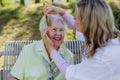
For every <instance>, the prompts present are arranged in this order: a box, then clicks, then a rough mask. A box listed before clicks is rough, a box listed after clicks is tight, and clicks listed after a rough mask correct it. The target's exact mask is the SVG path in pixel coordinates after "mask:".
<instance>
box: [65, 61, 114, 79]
mask: <svg viewBox="0 0 120 80" xmlns="http://www.w3.org/2000/svg"><path fill="white" fill-rule="evenodd" d="M65 76H66V80H111V79H110V76H112V75H111V71H110V68H109V67H108V65H106V63H104V62H102V61H99V60H95V59H87V60H85V61H82V62H81V63H80V64H77V65H70V66H68V67H67V70H66V74H65Z"/></svg>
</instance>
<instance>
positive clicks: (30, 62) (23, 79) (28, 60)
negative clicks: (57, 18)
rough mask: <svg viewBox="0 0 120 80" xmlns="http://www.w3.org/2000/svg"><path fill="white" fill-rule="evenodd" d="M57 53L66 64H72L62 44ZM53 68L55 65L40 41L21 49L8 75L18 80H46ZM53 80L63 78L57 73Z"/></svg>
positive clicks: (70, 56)
mask: <svg viewBox="0 0 120 80" xmlns="http://www.w3.org/2000/svg"><path fill="white" fill-rule="evenodd" d="M58 52H59V53H60V54H61V55H62V56H63V58H64V59H65V60H66V61H67V62H68V63H70V64H73V63H74V59H73V54H72V53H71V52H70V51H69V50H68V49H67V48H66V47H65V46H64V45H63V44H62V45H61V46H60V48H59V50H58ZM55 67H56V65H55V63H54V62H53V61H50V59H49V58H48V55H47V52H46V49H45V46H44V43H43V41H42V40H40V41H38V42H34V43H32V44H29V45H27V46H25V47H24V48H23V49H22V51H21V53H20V55H19V57H18V59H17V61H16V63H15V65H14V66H13V68H12V70H11V72H10V74H11V75H13V76H15V77H17V78H18V79H20V80H48V77H49V76H50V75H51V74H52V70H54V68H55ZM54 80H65V77H64V76H63V75H62V74H61V73H60V71H57V73H56V75H55V79H54Z"/></svg>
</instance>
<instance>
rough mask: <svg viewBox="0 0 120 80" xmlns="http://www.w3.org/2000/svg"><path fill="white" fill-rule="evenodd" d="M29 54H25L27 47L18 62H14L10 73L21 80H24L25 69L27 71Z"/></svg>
mask: <svg viewBox="0 0 120 80" xmlns="http://www.w3.org/2000/svg"><path fill="white" fill-rule="evenodd" d="M26 58H27V56H26V55H25V49H24V48H23V50H22V51H21V53H20V55H19V57H18V59H17V61H16V63H15V64H14V66H13V68H12V70H11V72H10V74H11V75H12V76H14V77H16V78H18V79H20V80H24V71H25V64H26V63H25V62H26V61H25V60H26Z"/></svg>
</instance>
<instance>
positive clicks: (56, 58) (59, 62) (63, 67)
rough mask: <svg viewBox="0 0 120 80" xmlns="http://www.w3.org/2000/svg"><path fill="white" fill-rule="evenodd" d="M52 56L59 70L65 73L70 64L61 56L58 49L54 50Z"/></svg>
mask: <svg viewBox="0 0 120 80" xmlns="http://www.w3.org/2000/svg"><path fill="white" fill-rule="evenodd" d="M50 57H51V58H52V59H53V61H54V62H55V64H56V65H57V67H58V68H59V70H60V71H61V72H62V73H63V74H64V75H65V73H66V69H67V67H68V66H69V64H68V63H67V62H66V61H65V60H64V59H63V58H62V57H61V56H60V54H59V53H58V52H57V51H56V50H52V52H51V54H50Z"/></svg>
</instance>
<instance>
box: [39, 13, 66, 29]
mask: <svg viewBox="0 0 120 80" xmlns="http://www.w3.org/2000/svg"><path fill="white" fill-rule="evenodd" d="M48 18H49V21H50V22H53V21H55V20H60V21H61V22H62V24H63V26H64V30H65V31H66V30H67V24H66V23H65V21H64V20H63V18H62V17H61V16H60V15H52V14H49V15H48ZM47 27H48V26H47V22H46V17H45V16H43V17H42V18H41V20H40V24H39V30H40V31H42V30H43V29H46V28H47Z"/></svg>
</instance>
